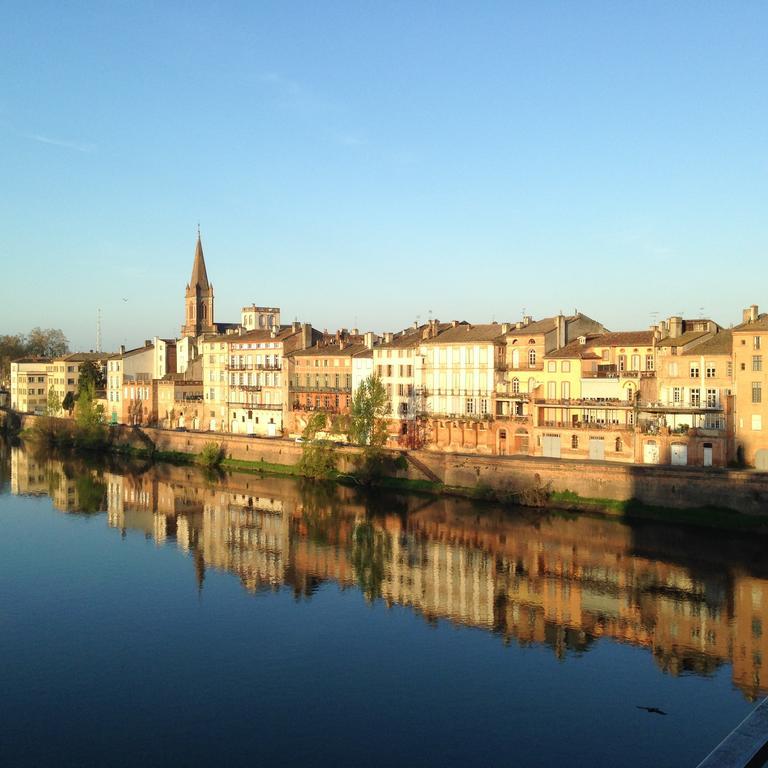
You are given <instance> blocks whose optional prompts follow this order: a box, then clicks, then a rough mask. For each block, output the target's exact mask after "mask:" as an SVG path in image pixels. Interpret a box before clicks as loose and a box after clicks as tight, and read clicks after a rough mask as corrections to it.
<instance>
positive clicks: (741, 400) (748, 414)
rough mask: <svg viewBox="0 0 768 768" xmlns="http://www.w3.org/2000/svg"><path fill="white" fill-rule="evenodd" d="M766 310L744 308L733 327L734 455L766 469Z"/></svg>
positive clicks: (767, 459)
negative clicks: (739, 319) (739, 321)
mask: <svg viewBox="0 0 768 768" xmlns="http://www.w3.org/2000/svg"><path fill="white" fill-rule="evenodd" d="M767 350H768V314H765V313H763V314H760V313H759V312H758V307H757V305H752V306H751V307H749V308H748V309H745V310H744V315H743V322H742V323H740V324H739V325H737V326H736V327H735V328H734V329H733V391H734V395H735V404H734V411H735V413H734V427H735V452H736V456H737V459H738V460H740V461H744V462H746V463H747V464H748V465H750V466H754V467H756V468H757V469H760V470H763V471H768V365H766V355H768V351H767Z"/></svg>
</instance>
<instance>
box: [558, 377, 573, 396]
mask: <svg viewBox="0 0 768 768" xmlns="http://www.w3.org/2000/svg"><path fill="white" fill-rule="evenodd" d="M560 392H561V397H562V399H563V400H569V399H570V397H571V382H570V381H564V382H562V383H561V385H560Z"/></svg>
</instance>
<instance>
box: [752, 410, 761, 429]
mask: <svg viewBox="0 0 768 768" xmlns="http://www.w3.org/2000/svg"><path fill="white" fill-rule="evenodd" d="M762 428H763V417H762V416H761V415H760V414H759V413H755V414H752V429H753V430H755V432H759V431H760V430H761V429H762Z"/></svg>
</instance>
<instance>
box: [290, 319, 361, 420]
mask: <svg viewBox="0 0 768 768" xmlns="http://www.w3.org/2000/svg"><path fill="white" fill-rule="evenodd" d="M366 338H367V339H368V340H369V341H371V343H372V334H371V335H368V334H367V335H366ZM372 359H373V352H372V350H371V348H370V347H369V346H367V345H366V344H365V343H361V342H360V341H352V340H350V339H349V338H344V337H342V336H339V337H338V339H334V340H333V341H321V342H319V343H318V344H317V345H315V346H313V347H309V348H307V349H300V350H297V351H295V352H292V353H291V354H290V355H288V356H287V357H286V362H287V366H288V367H287V370H288V387H289V403H290V408H291V410H292V411H293V417H294V424H293V429H294V431H296V432H297V433H300V432H301V431H302V430H303V428H304V427H305V426H306V422H307V420H308V418H309V415H310V414H311V413H313V412H316V411H320V412H322V413H326V414H328V415H346V414H348V413H349V411H350V406H351V405H352V395H353V392H354V384H353V382H354V378H355V375H354V371H355V361H356V360H372Z"/></svg>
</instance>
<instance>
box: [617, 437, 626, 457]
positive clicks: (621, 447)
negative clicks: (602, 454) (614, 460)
mask: <svg viewBox="0 0 768 768" xmlns="http://www.w3.org/2000/svg"><path fill="white" fill-rule="evenodd" d="M623 450H624V443H622V441H621V438H620V437H617V438H616V453H621V452H622V451H623Z"/></svg>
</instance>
